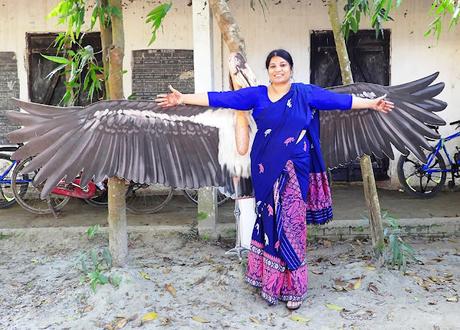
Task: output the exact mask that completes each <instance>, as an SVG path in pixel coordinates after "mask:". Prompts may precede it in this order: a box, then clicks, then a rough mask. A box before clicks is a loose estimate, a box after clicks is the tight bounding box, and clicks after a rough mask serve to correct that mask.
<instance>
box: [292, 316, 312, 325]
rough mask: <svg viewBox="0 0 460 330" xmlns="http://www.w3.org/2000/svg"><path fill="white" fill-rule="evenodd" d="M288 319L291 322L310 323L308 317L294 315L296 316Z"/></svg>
mask: <svg viewBox="0 0 460 330" xmlns="http://www.w3.org/2000/svg"><path fill="white" fill-rule="evenodd" d="M290 319H291V320H292V321H295V322H299V323H304V324H306V323H308V322H310V319H309V318H308V317H304V316H301V315H296V314H293V315H291V317H290Z"/></svg>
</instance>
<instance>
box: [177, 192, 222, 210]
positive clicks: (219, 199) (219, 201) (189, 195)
mask: <svg viewBox="0 0 460 330" xmlns="http://www.w3.org/2000/svg"><path fill="white" fill-rule="evenodd" d="M182 193H183V194H184V196H185V197H186V198H187V199H188V200H189V201H190V202H192V203H193V204H195V205H198V190H196V189H184V190H182ZM229 199H230V196H227V195H224V194H223V193H221V192H220V191H219V190H217V206H221V205H223V204H225V202H227V201H228V200H229Z"/></svg>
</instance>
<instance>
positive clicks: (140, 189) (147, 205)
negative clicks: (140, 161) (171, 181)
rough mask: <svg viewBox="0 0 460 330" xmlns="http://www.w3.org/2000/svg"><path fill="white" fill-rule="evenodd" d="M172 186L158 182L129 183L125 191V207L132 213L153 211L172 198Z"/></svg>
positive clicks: (156, 210)
mask: <svg viewBox="0 0 460 330" xmlns="http://www.w3.org/2000/svg"><path fill="white" fill-rule="evenodd" d="M172 196H173V188H171V187H165V186H163V185H160V184H155V185H147V184H139V183H131V184H130V185H129V187H128V191H127V192H126V208H127V209H128V211H131V212H133V213H137V214H141V213H155V212H158V211H159V210H161V209H162V208H163V207H164V206H165V205H166V204H167V203H168V202H169V201H170V200H171V198H172Z"/></svg>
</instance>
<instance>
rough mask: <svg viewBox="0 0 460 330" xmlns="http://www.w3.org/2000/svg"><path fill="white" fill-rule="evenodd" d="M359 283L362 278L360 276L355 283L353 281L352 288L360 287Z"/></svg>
mask: <svg viewBox="0 0 460 330" xmlns="http://www.w3.org/2000/svg"><path fill="white" fill-rule="evenodd" d="M361 283H362V279H361V277H360V278H358V279H357V280H356V282H355V283H353V289H354V290H358V289H359V288H361Z"/></svg>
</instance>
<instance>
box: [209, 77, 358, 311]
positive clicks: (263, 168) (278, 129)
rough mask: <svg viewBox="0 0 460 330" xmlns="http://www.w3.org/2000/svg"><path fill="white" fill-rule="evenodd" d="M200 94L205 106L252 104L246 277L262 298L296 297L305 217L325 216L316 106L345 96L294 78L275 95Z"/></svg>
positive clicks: (303, 281) (327, 202) (302, 279)
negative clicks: (251, 208)
mask: <svg viewBox="0 0 460 330" xmlns="http://www.w3.org/2000/svg"><path fill="white" fill-rule="evenodd" d="M208 95H209V102H210V105H211V106H221V107H229V108H234V109H238V110H247V109H251V108H253V109H254V111H253V113H252V115H253V117H254V120H255V122H256V124H257V133H256V136H255V138H254V143H253V145H252V149H251V177H252V181H253V186H254V192H255V198H256V206H257V210H256V211H257V220H256V223H255V226H254V231H253V234H252V242H251V250H250V252H249V255H248V271H247V274H246V280H247V281H248V282H249V283H250V284H252V285H254V286H256V287H260V288H261V289H262V296H263V297H264V298H265V299H266V300H268V301H269V302H270V303H276V302H277V300H279V299H281V300H291V301H300V300H303V299H304V297H305V295H306V290H307V269H306V263H305V252H306V223H312V224H324V223H326V222H327V221H329V220H331V219H332V200H331V194H330V189H329V184H328V181H327V175H326V167H325V165H324V161H323V159H322V155H321V146H320V139H319V114H318V111H316V110H337V109H341V110H346V109H350V108H351V102H352V97H351V95H345V94H336V93H332V92H329V91H327V90H324V89H322V88H320V87H317V86H314V85H305V84H300V83H294V84H292V85H291V88H290V90H289V92H288V93H287V94H286V95H284V96H283V97H282V98H281V99H279V100H278V101H276V102H271V101H270V100H269V99H268V94H267V88H266V87H265V86H258V87H251V88H245V89H241V90H239V91H233V92H220V93H215V92H213V93H209V94H208Z"/></svg>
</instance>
